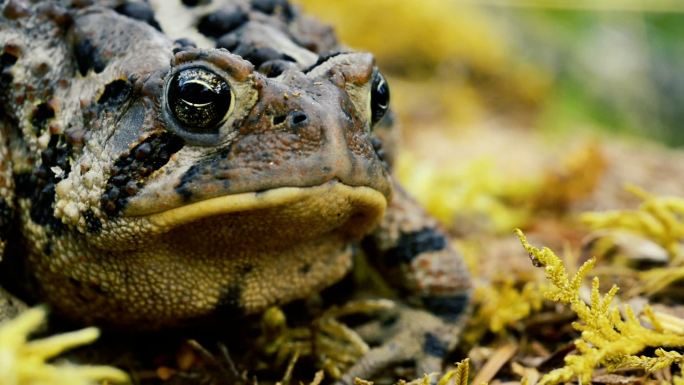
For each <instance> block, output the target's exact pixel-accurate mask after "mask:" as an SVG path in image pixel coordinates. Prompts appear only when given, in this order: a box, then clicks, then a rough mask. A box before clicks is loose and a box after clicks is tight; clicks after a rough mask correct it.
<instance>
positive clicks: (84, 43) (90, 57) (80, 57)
mask: <svg viewBox="0 0 684 385" xmlns="http://www.w3.org/2000/svg"><path fill="white" fill-rule="evenodd" d="M74 56H75V57H76V65H77V66H78V72H80V73H81V75H83V76H85V75H86V74H87V73H88V71H89V70H90V69H91V68H92V69H93V70H94V71H95V73H100V72H102V71H103V70H104V69H105V67H107V62H106V61H105V59H104V58H103V57H102V55H100V52H99V51H98V49H97V47H95V46H94V45H93V43H92V42H91V41H90V39H87V38H86V39H84V40H80V41H78V42H77V43H76V44H75V45H74Z"/></svg>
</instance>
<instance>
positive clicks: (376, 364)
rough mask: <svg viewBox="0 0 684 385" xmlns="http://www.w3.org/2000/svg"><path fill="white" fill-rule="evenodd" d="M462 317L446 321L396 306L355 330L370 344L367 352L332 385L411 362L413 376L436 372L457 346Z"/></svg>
mask: <svg viewBox="0 0 684 385" xmlns="http://www.w3.org/2000/svg"><path fill="white" fill-rule="evenodd" d="M465 319H466V317H461V318H460V319H458V320H457V321H455V322H450V321H446V320H444V319H442V318H440V317H438V316H435V315H434V314H431V313H429V312H427V311H425V310H422V309H414V308H410V307H408V306H398V307H397V308H396V313H395V314H392V317H391V318H389V320H388V321H373V322H371V323H369V324H365V325H363V326H361V327H359V329H358V330H357V332H358V333H359V335H361V337H362V338H363V339H364V340H366V341H369V342H370V343H379V345H378V346H377V347H375V348H373V349H371V350H369V351H368V352H367V353H366V354H365V355H364V356H363V357H362V358H361V359H360V360H359V361H358V362H356V364H354V366H352V367H351V368H350V369H349V370H348V371H347V372H346V373H345V374H344V375H343V376H342V378H340V379H339V380H338V381H337V383H336V385H351V384H354V378H357V377H358V378H362V379H369V378H371V377H372V376H373V375H375V374H377V373H378V372H380V371H382V370H383V369H386V368H388V367H390V366H392V365H395V364H398V363H403V362H413V363H414V364H415V369H416V375H423V374H429V373H434V372H439V371H440V370H441V369H442V362H443V360H444V358H445V357H446V355H447V354H448V353H449V352H450V351H451V350H453V348H454V347H455V346H456V344H457V343H458V339H459V335H460V334H461V330H462V329H463V326H464V321H465Z"/></svg>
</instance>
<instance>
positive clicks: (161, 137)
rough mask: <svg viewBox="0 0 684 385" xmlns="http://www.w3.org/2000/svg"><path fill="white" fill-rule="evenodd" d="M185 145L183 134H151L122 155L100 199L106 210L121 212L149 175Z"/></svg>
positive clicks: (111, 213) (109, 213)
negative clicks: (180, 135)
mask: <svg viewBox="0 0 684 385" xmlns="http://www.w3.org/2000/svg"><path fill="white" fill-rule="evenodd" d="M184 144H185V142H183V139H181V138H180V137H179V136H177V135H175V134H172V133H168V132H163V133H161V134H156V135H152V136H150V137H149V138H147V139H145V140H144V141H143V142H142V143H139V144H138V145H137V146H135V147H134V148H133V149H132V150H131V151H130V152H129V153H127V154H125V155H122V156H121V157H119V159H117V160H116V162H114V167H113V168H112V174H111V176H110V177H109V180H108V181H107V186H106V187H105V192H104V194H102V199H101V200H100V203H101V205H102V209H103V210H104V211H105V212H106V213H107V214H108V215H110V216H113V215H118V214H120V213H121V212H122V211H123V208H124V207H125V205H126V203H127V202H128V198H130V197H131V196H133V195H135V193H137V192H138V190H139V189H140V188H141V187H142V186H143V184H144V180H145V178H147V177H148V176H150V175H151V174H152V173H153V172H154V171H156V170H158V169H160V168H161V167H162V166H164V165H165V164H166V163H167V162H168V161H169V159H171V156H172V155H173V154H175V153H177V152H178V151H180V149H181V148H183V145H184Z"/></svg>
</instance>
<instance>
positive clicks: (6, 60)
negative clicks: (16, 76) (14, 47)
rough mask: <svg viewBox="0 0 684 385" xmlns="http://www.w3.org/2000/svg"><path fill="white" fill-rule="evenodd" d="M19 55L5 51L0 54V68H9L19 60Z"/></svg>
mask: <svg viewBox="0 0 684 385" xmlns="http://www.w3.org/2000/svg"><path fill="white" fill-rule="evenodd" d="M17 59H18V58H17V57H16V56H15V55H12V54H11V53H9V52H3V53H2V55H0V69H5V68H9V67H11V66H13V65H14V63H16V62H17Z"/></svg>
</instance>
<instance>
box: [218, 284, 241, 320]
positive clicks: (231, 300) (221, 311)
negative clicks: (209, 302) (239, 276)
mask: <svg viewBox="0 0 684 385" xmlns="http://www.w3.org/2000/svg"><path fill="white" fill-rule="evenodd" d="M241 297H242V286H241V285H240V283H235V284H232V285H229V286H228V287H226V288H225V289H224V290H223V292H222V293H221V295H220V297H219V300H218V302H217V303H216V310H215V312H216V315H218V316H219V317H221V318H236V317H240V316H242V315H244V314H245V309H244V307H243V305H242V298H241Z"/></svg>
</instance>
